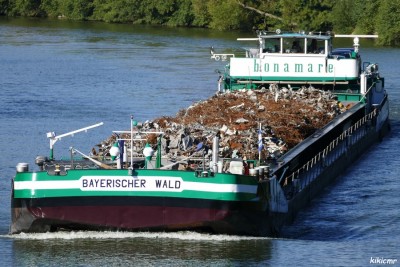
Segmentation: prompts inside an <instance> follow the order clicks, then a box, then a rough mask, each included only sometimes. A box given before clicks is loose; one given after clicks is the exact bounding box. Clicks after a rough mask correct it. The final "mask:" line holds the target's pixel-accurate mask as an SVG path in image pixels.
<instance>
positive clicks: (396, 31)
mask: <svg viewBox="0 0 400 267" xmlns="http://www.w3.org/2000/svg"><path fill="white" fill-rule="evenodd" d="M399 14H400V0H382V1H381V5H380V7H379V10H378V15H377V19H376V31H377V32H378V34H379V39H378V43H379V44H382V45H390V46H399V45H400V19H399Z"/></svg>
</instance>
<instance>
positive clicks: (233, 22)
mask: <svg viewBox="0 0 400 267" xmlns="http://www.w3.org/2000/svg"><path fill="white" fill-rule="evenodd" d="M0 15H3V16H24V17H48V18H64V19H71V20H95V21H105V22H110V23H134V24H158V25H167V26H175V27H181V26H184V27H204V28H211V29H218V30H252V29H263V30H275V29H277V28H279V29H282V30H294V31H298V30H305V31H307V32H309V31H322V32H326V31H333V32H338V33H342V34H351V33H353V34H379V39H378V41H377V42H378V44H380V45H386V46H399V45H400V0H337V1H331V0H0Z"/></svg>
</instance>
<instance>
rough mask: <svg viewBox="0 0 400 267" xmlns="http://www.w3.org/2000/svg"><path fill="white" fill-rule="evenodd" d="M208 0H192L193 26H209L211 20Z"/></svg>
mask: <svg viewBox="0 0 400 267" xmlns="http://www.w3.org/2000/svg"><path fill="white" fill-rule="evenodd" d="M207 3H208V1H207V0H192V12H193V16H194V19H193V24H192V25H193V26H198V27H207V26H208V25H209V24H210V21H211V15H210V13H209V12H208V5H207Z"/></svg>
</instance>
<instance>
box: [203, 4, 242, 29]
mask: <svg viewBox="0 0 400 267" xmlns="http://www.w3.org/2000/svg"><path fill="white" fill-rule="evenodd" d="M207 10H208V12H209V14H210V18H211V20H210V24H209V26H210V27H211V28H213V29H218V30H230V29H241V28H246V27H247V26H248V23H247V20H246V18H247V14H248V11H245V10H244V9H243V8H241V7H240V5H238V3H237V1H236V0H209V1H208V3H207Z"/></svg>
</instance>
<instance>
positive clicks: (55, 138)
mask: <svg viewBox="0 0 400 267" xmlns="http://www.w3.org/2000/svg"><path fill="white" fill-rule="evenodd" d="M103 124H104V123H103V122H100V123H97V124H93V125H91V126H87V127H84V128H81V129H78V130H75V131H71V132H68V133H64V134H60V135H56V133H55V132H48V133H47V138H49V139H50V160H53V158H54V154H53V152H54V151H53V148H54V144H55V143H56V142H57V141H58V140H61V138H63V137H66V136H73V135H74V134H76V133H80V132H83V131H85V132H87V130H89V129H92V128H95V127H99V126H101V125H103Z"/></svg>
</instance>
